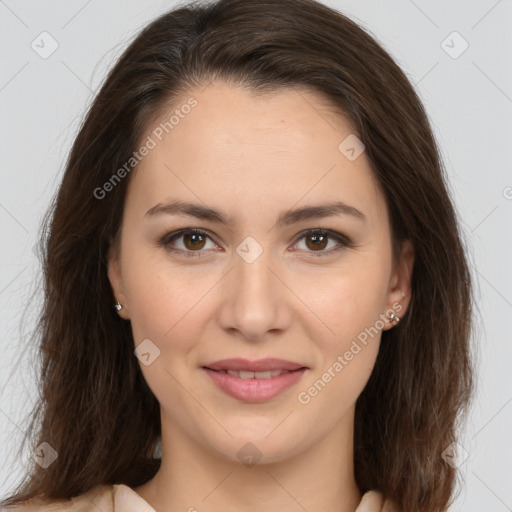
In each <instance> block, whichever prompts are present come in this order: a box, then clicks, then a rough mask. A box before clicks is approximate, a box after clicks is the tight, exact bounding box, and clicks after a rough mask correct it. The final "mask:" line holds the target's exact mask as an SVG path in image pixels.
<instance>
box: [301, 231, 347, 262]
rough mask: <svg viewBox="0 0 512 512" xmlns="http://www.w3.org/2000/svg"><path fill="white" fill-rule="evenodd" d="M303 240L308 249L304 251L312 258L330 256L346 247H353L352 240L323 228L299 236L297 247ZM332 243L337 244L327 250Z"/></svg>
mask: <svg viewBox="0 0 512 512" xmlns="http://www.w3.org/2000/svg"><path fill="white" fill-rule="evenodd" d="M302 240H304V241H305V242H304V245H305V246H306V248H305V249H304V250H305V251H306V253H309V255H310V256H329V255H331V254H333V253H335V252H338V251H339V250H341V249H344V248H345V247H352V246H353V244H352V242H351V240H350V239H349V238H348V237H346V236H344V235H342V234H341V233H337V232H336V231H331V230H329V229H321V228H317V229H310V230H308V231H304V232H302V233H301V234H300V235H299V240H298V242H297V244H296V245H298V244H299V242H301V241H302ZM330 241H334V242H335V243H334V246H331V247H330V248H329V249H327V250H326V247H327V246H328V245H329V242H330Z"/></svg>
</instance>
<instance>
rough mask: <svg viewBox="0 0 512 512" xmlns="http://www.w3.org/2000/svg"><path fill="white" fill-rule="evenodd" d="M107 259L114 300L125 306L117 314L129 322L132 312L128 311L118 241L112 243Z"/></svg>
mask: <svg viewBox="0 0 512 512" xmlns="http://www.w3.org/2000/svg"><path fill="white" fill-rule="evenodd" d="M107 259H108V262H107V274H108V280H109V281H110V286H111V288H112V293H113V294H114V299H115V300H117V301H118V302H119V303H120V304H121V306H123V307H122V309H120V310H119V311H118V312H117V313H118V315H119V316H120V317H121V318H124V319H125V320H129V319H130V312H129V309H128V301H127V299H126V295H125V291H124V285H123V275H122V271H121V258H120V251H119V242H118V240H116V241H112V242H111V244H110V247H109V250H108V255H107ZM112 307H114V304H112Z"/></svg>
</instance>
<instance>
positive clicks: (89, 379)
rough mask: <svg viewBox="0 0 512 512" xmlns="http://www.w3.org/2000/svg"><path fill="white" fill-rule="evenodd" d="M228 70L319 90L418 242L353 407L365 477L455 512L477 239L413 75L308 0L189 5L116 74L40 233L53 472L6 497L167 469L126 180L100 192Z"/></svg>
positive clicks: (42, 399)
mask: <svg viewBox="0 0 512 512" xmlns="http://www.w3.org/2000/svg"><path fill="white" fill-rule="evenodd" d="M216 79H219V80H224V81H226V82H227V83H229V84H233V85H238V86H241V87H245V88H247V89H248V90H250V91H252V92H254V93H255V94H256V93H260V92H261V93H266V92H272V91H277V90H283V89H286V88H296V89H297V90H299V88H300V89H304V88H306V89H308V90H311V91H314V92H316V93H318V94H319V95H320V96H321V97H322V98H325V99H326V100H327V101H328V103H329V104H330V105H331V106H332V108H333V109H334V110H335V111H336V112H339V113H340V115H345V116H347V117H348V118H349V119H350V120H351V122H352V123H353V126H354V127H355V129H356V131H357V134H358V137H359V138H360V139H361V141H362V142H363V144H364V146H365V154H366V157H367V158H368V159H369V162H370V165H371V168H372V172H373V174H374V176H375V178H376V179H377V180H378V183H379V184H380V187H381V190H382V192H383V194H384V197H385V200H386V203H387V207H388V209H389V214H390V221H391V228H392V229H391V232H392V242H393V248H394V249H393V250H394V255H395V256H396V251H397V248H398V247H399V243H400V242H401V241H402V240H405V239H409V240H411V242H412V245H413V247H414V253H415V260H414V267H413V272H412V277H411V297H410V303H409V307H408V309H407V312H406V313H405V315H404V316H403V318H402V319H401V321H400V323H399V324H398V325H396V326H395V327H394V328H393V329H390V330H387V331H384V332H383V333H382V342H381V346H380V349H379V353H378V356H377V361H376V364H375V367H374V370H373V373H372V374H371V376H370V378H369V381H368V383H367V385H366V386H365V388H364V389H363V391H362V393H361V394H360V396H359V397H358V399H357V402H356V413H355V425H354V468H355V477H356V482H357V484H358V486H359V488H360V491H361V492H366V491H367V490H370V489H376V490H379V491H381V492H382V493H383V494H384V495H385V496H386V497H389V498H391V499H393V500H394V501H395V503H396V504H397V505H398V506H399V508H400V509H401V510H402V511H404V512H406V511H407V512H409V511H416V512H439V511H445V510H447V509H448V507H449V505H450V503H452V502H453V500H454V496H455V494H456V488H457V485H456V484H457V477H458V476H459V474H458V472H457V470H456V469H455V468H453V467H452V465H450V464H448V463H447V462H445V460H444V458H443V456H442V454H443V452H444V450H445V449H446V448H447V447H448V446H449V445H450V444H451V443H453V442H455V441H457V430H458V428H459V427H460V426H461V425H463V424H464V421H465V419H466V418H467V416H468V411H469V406H470V403H471V399H472V396H473V390H474V379H475V373H474V365H473V357H472V350H471V340H472V338H473V336H472V333H473V330H474V329H473V319H472V316H473V301H474V299H473V291H472V283H471V279H470V271H469V262H468V255H467V253H466V249H465V245H464V243H463V242H464V238H463V236H464V233H463V232H462V229H461V227H460V223H459V221H458V219H457V213H456V210H455V207H454V203H453V200H452V198H451V194H450V191H449V185H448V181H447V176H446V171H445V169H444V166H443V163H442V157H441V153H440V151H439V148H438V145H437V143H436V141H435V138H434V135H433V131H432V127H431V126H430V122H429V120H428V116H427V115H426V112H425V110H424V107H423V105H422V102H421V101H420V99H419V97H418V95H417V93H416V92H415V89H414V87H413V85H412V84H411V82H410V81H409V80H408V78H407V76H406V75H405V73H404V72H403V71H402V70H401V69H400V67H399V66H398V65H397V64H396V63H395V61H394V60H393V58H392V57H391V56H390V55H389V53H388V52H387V51H386V50H385V49H384V48H383V47H382V46H381V45H380V44H379V43H378V42H377V41H376V39H375V38H374V37H373V36H372V35H370V33H369V32H367V31H366V30H365V29H363V28H362V27H360V26H359V25H358V24H356V23H355V22H353V21H352V20H351V19H349V18H348V17H347V16H345V15H343V14H341V13H340V12H338V11H336V10H333V9H331V8H329V7H327V6H326V5H324V4H321V3H319V2H316V1H313V0H258V1H257V2H255V1H253V0H218V1H213V2H192V3H188V4H180V5H178V6H175V7H174V8H173V9H172V10H169V11H168V12H166V13H164V14H163V15H161V16H159V17H158V18H157V19H155V20H154V21H152V22H151V23H149V24H148V25H146V26H145V27H144V28H143V29H142V30H141V31H140V32H139V34H138V35H137V36H136V37H135V38H134V40H133V41H132V42H131V43H130V44H129V45H128V46H127V48H126V49H125V50H124V52H123V53H122V55H121V56H120V57H119V59H118V60H117V61H116V63H115V64H114V65H113V67H112V69H111V70H110V71H109V72H108V74H107V75H106V78H105V79H104V81H103V83H102V85H101V87H100V88H99V92H98V93H97V94H96V95H95V96H94V99H93V101H92V102H91V105H90V106H89V107H88V109H87V112H86V113H85V115H84V118H83V120H82V122H81V124H80V127H79V130H78V133H77V136H76V137H75V139H74V142H73V145H72V148H71V151H70V153H69V155H68V157H67V160H66V162H65V169H64V174H63V177H62V180H61V181H60V184H59V188H58V190H57V192H56V194H55V196H54V198H53V201H52V203H51V205H50V207H49V209H48V211H47V214H46V216H45V219H44V221H43V229H42V230H41V238H40V247H41V252H42V271H43V286H44V299H43V304H42V308H41V311H40V314H39V317H38V323H37V328H36V329H35V332H36V334H35V335H34V340H36V345H37V350H38V357H39V361H40V368H39V369H38V387H39V390H40V391H39V393H40V396H39V397H38V398H39V399H38V401H37V403H36V405H35V406H34V408H33V410H32V411H31V413H30V414H31V416H30V418H31V421H30V426H29V428H28V430H27V433H26V436H25V438H24V443H28V444H29V448H30V449H31V450H33V449H35V447H37V446H39V445H40V444H41V443H43V442H46V443H48V444H49V445H51V447H53V449H54V450H55V451H56V452H57V453H58V458H57V460H56V461H55V462H54V463H53V464H51V465H50V466H49V467H47V468H45V469H43V468H42V467H41V466H40V465H39V464H37V463H36V462H35V461H32V465H31V466H30V467H29V468H27V472H26V474H25V476H24V479H23V481H22V482H21V483H20V484H19V485H18V487H17V488H16V490H15V491H16V492H15V493H13V494H11V495H10V496H8V497H7V498H5V499H4V500H3V502H2V505H3V506H10V505H14V504H17V503H20V502H22V501H25V500H28V499H30V498H32V497H35V496H38V495H39V496H43V497H47V498H50V499H58V498H70V497H74V496H77V495H79V494H81V493H84V492H86V491H88V490H90V489H91V488H93V487H95V486H96V485H99V484H116V483H124V484H126V485H128V486H131V487H135V486H138V485H142V484H143V483H145V482H146V481H148V480H149V479H151V478H152V477H153V476H154V475H155V473H156V472H157V471H158V469H159V467H160V459H158V458H154V451H155V447H156V445H157V442H158V439H159V436H160V409H159V404H158V401H157V399H156V398H155V396H154V395H153V394H152V392H151V390H150V389H149V387H148V386H147V384H146V382H145V380H144V378H143V376H142V373H141V370H140V366H139V361H138V359H137V358H136V357H135V356H134V340H133V336H132V332H131V327H130V323H129V322H127V321H125V320H123V319H121V318H120V317H119V316H118V315H117V313H116V311H115V309H114V308H113V304H114V302H115V300H114V297H113V294H112V289H111V286H110V283H109V280H108V277H107V255H108V251H109V249H110V247H111V245H112V243H113V241H114V240H115V239H116V236H117V235H118V233H119V227H120V224H121V218H122V213H123V207H124V201H125V196H126V190H127V185H128V183H129V180H130V175H129V174H127V175H126V177H125V178H124V179H123V180H120V181H119V183H116V185H115V187H112V190H111V191H110V192H109V194H108V195H106V196H105V197H103V198H98V194H95V193H94V191H95V190H98V188H101V187H103V185H104V184H105V183H106V182H108V180H109V179H110V178H111V177H112V175H113V173H114V172H115V171H116V169H119V168H120V167H121V166H122V165H123V164H124V163H125V162H127V161H128V160H129V159H130V158H131V157H132V155H133V152H134V151H135V150H136V149H137V148H138V147H139V145H140V141H141V140H142V138H143V136H144V134H145V133H146V130H147V128H148V126H150V124H151V123H152V122H153V121H154V120H155V119H158V118H159V116H162V114H163V113H165V112H166V111H167V110H168V109H169V108H170V106H171V105H173V102H174V101H175V100H176V99H177V98H178V97H179V96H180V95H183V94H184V93H186V92H187V90H190V89H191V88H193V87H201V86H204V85H206V84H208V83H209V82H211V81H212V80H216ZM340 142H341V141H340ZM276 178H277V179H279V178H278V177H276Z"/></svg>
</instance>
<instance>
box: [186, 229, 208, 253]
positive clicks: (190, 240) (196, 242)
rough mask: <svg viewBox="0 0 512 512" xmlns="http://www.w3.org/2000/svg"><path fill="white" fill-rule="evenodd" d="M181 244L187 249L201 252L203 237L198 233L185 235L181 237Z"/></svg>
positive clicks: (203, 242)
mask: <svg viewBox="0 0 512 512" xmlns="http://www.w3.org/2000/svg"><path fill="white" fill-rule="evenodd" d="M182 237H183V244H184V245H185V247H186V248H187V249H190V250H191V251H192V250H201V249H202V248H203V247H204V244H205V237H204V236H203V235H201V234H199V233H186V234H184V235H182Z"/></svg>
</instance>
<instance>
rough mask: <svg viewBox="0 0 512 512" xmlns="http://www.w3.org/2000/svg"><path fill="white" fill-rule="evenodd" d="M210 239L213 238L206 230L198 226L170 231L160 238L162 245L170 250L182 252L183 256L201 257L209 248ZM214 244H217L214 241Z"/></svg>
mask: <svg viewBox="0 0 512 512" xmlns="http://www.w3.org/2000/svg"><path fill="white" fill-rule="evenodd" d="M208 240H210V241H212V238H211V237H210V235H208V233H207V232H206V231H203V230H202V229H198V228H188V229H182V230H180V231H176V232H174V233H169V234H167V235H165V236H164V237H163V238H162V239H161V240H160V245H162V246H163V247H165V249H167V250H168V251H171V252H176V253H180V254H182V255H183V256H190V257H194V256H195V257H199V256H201V253H202V251H203V250H207V247H205V246H206V245H207V242H208ZM212 244H213V246H214V247H215V246H216V245H215V244H214V243H213V241H212Z"/></svg>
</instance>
